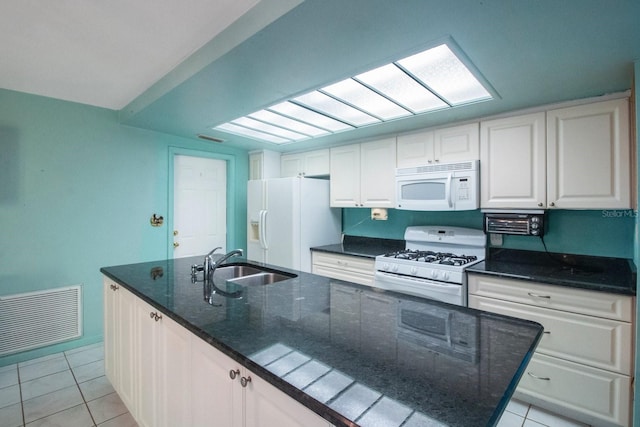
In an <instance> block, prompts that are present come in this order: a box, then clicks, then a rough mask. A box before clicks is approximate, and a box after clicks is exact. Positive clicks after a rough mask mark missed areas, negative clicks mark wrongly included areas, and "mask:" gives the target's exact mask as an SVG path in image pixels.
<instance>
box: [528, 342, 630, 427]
mask: <svg viewBox="0 0 640 427" xmlns="http://www.w3.org/2000/svg"><path fill="white" fill-rule="evenodd" d="M516 397H517V398H520V399H523V400H525V401H532V402H534V403H536V404H538V405H539V406H543V407H546V408H549V409H551V410H556V411H558V412H559V411H562V413H565V414H567V415H570V416H572V417H573V418H575V419H577V420H581V421H584V422H586V423H589V424H591V425H598V426H600V425H608V426H613V425H616V426H628V425H630V422H631V420H630V418H631V378H630V377H628V376H625V375H620V374H616V373H613V372H609V371H605V370H601V369H595V368H591V367H589V366H585V365H580V364H577V363H572V362H568V361H565V360H561V359H558V358H555V357H549V356H545V355H543V354H535V355H534V356H533V358H532V359H531V362H529V366H528V367H527V369H526V370H525V373H524V375H523V376H522V379H521V380H520V383H519V384H518V389H517V393H516Z"/></svg>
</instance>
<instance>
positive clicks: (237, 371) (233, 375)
mask: <svg viewBox="0 0 640 427" xmlns="http://www.w3.org/2000/svg"><path fill="white" fill-rule="evenodd" d="M238 375H240V369H235V370H233V369H232V370H230V371H229V378H231V379H232V380H235V379H236V377H237V376H238Z"/></svg>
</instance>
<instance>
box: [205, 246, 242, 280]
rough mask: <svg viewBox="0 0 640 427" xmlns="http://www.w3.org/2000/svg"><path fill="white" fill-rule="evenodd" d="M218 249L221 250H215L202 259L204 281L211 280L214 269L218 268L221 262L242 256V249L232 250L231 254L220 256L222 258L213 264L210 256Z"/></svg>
mask: <svg viewBox="0 0 640 427" xmlns="http://www.w3.org/2000/svg"><path fill="white" fill-rule="evenodd" d="M218 249H222V248H215V249H214V250H212V251H211V252H209V253H208V254H207V255H206V256H205V257H204V280H205V281H207V280H210V279H211V277H212V276H213V273H214V271H216V268H218V266H219V265H220V264H222V263H223V262H225V261H226V260H228V259H229V258H231V257H233V256H242V254H243V252H242V249H234V250H232V251H231V252H227V253H226V254H224V255H222V258H220V259H219V260H217V261H215V262H214V261H213V258H212V255H213V253H214V252H215V251H217V250H218Z"/></svg>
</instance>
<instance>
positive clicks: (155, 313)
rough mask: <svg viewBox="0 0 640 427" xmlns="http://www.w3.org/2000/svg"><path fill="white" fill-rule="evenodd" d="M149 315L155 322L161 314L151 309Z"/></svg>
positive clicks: (160, 317)
mask: <svg viewBox="0 0 640 427" xmlns="http://www.w3.org/2000/svg"><path fill="white" fill-rule="evenodd" d="M149 317H150V318H152V319H153V320H155V321H156V322H157V321H158V320H160V319H162V315H161V314H158V313H157V312H155V311H152V312H151V313H149Z"/></svg>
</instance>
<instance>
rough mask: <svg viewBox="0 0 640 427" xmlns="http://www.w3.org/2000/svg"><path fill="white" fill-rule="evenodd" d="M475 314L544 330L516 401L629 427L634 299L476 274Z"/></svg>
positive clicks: (472, 286)
mask: <svg viewBox="0 0 640 427" xmlns="http://www.w3.org/2000/svg"><path fill="white" fill-rule="evenodd" d="M468 289H469V307H472V308H477V309H480V310H485V311H490V312H494V313H499V314H504V315H508V316H513V317H518V318H521V319H527V320H532V321H535V322H538V323H540V324H542V326H543V327H544V335H543V337H542V339H541V340H540V343H539V344H538V347H537V349H536V352H535V354H534V356H533V359H532V360H531V362H530V363H529V366H528V367H527V369H526V371H525V373H524V375H523V377H522V379H521V380H520V384H519V385H518V388H517V390H516V397H518V398H520V399H522V400H524V401H527V402H530V403H533V404H535V405H538V406H541V407H543V408H546V409H549V410H551V411H555V412H558V413H560V414H564V415H567V416H570V417H572V418H575V419H577V420H580V421H583V422H585V423H588V424H591V425H597V426H628V425H630V423H631V402H632V398H633V389H632V387H631V384H632V375H633V360H634V351H633V345H632V344H633V337H634V325H633V317H634V316H633V313H634V312H635V309H634V307H635V299H634V298H633V297H631V296H625V295H618V294H609V293H603V292H595V291H588V290H583V289H575V288H567V287H562V286H552V285H546V284H541V283H535V282H531V281H525V280H516V279H505V278H499V277H492V276H486V275H478V274H469V277H468Z"/></svg>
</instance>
